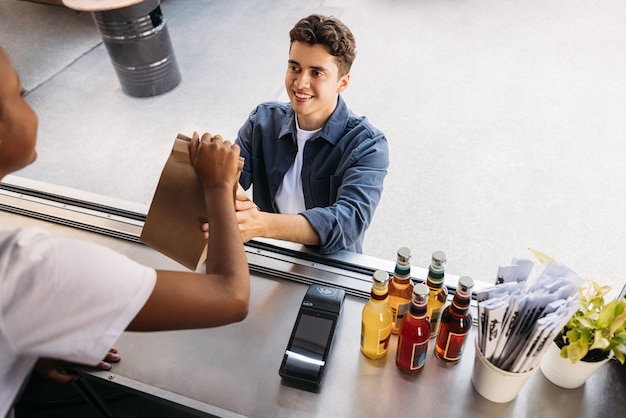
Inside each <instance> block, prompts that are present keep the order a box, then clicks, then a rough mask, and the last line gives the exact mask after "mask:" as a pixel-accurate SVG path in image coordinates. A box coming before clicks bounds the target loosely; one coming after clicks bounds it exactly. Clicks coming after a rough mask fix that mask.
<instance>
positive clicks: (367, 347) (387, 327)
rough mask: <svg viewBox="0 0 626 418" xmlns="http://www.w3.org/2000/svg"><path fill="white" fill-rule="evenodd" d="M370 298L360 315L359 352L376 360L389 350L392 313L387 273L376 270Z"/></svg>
mask: <svg viewBox="0 0 626 418" xmlns="http://www.w3.org/2000/svg"><path fill="white" fill-rule="evenodd" d="M373 280H374V283H373V285H372V292H371V293H370V300H369V301H368V302H367V303H366V304H365V306H364V307H363V313H362V316H361V352H362V353H363V355H365V357H367V358H370V359H373V360H376V359H379V358H383V357H385V355H387V351H388V350H389V340H390V337H391V320H392V314H391V309H390V308H389V291H388V282H389V274H388V273H387V272H386V271H383V270H376V271H375V272H374V275H373Z"/></svg>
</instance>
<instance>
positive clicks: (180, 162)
mask: <svg viewBox="0 0 626 418" xmlns="http://www.w3.org/2000/svg"><path fill="white" fill-rule="evenodd" d="M190 140H191V138H189V137H187V136H185V135H182V134H178V136H177V137H176V139H175V140H174V145H173V146H172V152H171V153H170V156H169V158H168V159H167V161H166V163H165V166H164V167H163V171H162V172H161V178H160V179H159V183H158V185H157V188H156V191H155V193H154V197H153V198H152V204H151V205H150V209H149V210H148V215H147V216H146V221H145V223H144V226H143V230H142V231H141V236H140V238H139V240H140V241H141V242H143V243H144V244H146V245H148V246H149V247H151V248H154V249H155V250H157V251H159V252H160V253H162V254H164V255H166V256H168V257H169V258H171V259H173V260H174V261H176V262H178V263H180V264H182V265H183V266H185V267H187V268H188V269H190V270H193V271H196V270H197V269H198V268H199V267H200V265H201V264H202V263H203V262H204V261H205V260H206V258H207V241H206V239H204V237H203V234H202V231H201V226H202V224H203V223H206V222H207V219H206V203H205V201H204V192H203V190H202V184H201V183H200V179H199V178H198V176H197V175H196V172H195V170H194V168H193V166H192V165H191V162H190V160H189V148H188V146H189V141H190ZM239 168H240V169H241V168H243V159H242V158H240V167H239ZM236 187H237V182H235V190H236Z"/></svg>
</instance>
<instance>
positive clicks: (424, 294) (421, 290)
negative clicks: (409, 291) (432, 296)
mask: <svg viewBox="0 0 626 418" xmlns="http://www.w3.org/2000/svg"><path fill="white" fill-rule="evenodd" d="M428 293H429V289H428V286H426V285H425V284H424V283H418V284H416V285H415V286H413V294H414V295H415V296H418V297H420V298H424V299H427V298H428Z"/></svg>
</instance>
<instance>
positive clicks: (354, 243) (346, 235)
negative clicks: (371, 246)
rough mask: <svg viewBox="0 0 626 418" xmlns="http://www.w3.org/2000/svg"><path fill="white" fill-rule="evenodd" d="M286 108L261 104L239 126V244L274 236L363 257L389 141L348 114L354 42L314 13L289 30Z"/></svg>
mask: <svg viewBox="0 0 626 418" xmlns="http://www.w3.org/2000/svg"><path fill="white" fill-rule="evenodd" d="M289 35H290V38H291V46H290V49H289V61H288V64H287V73H286V75H285V87H286V89H287V93H288V95H289V100H290V102H289V103H277V102H269V103H263V104H261V105H259V106H258V107H257V108H256V109H255V110H254V111H253V112H252V113H251V114H250V116H249V118H248V120H247V121H246V122H245V124H244V125H243V126H242V128H241V129H240V130H239V134H238V137H237V140H236V141H235V143H236V144H238V145H239V146H240V147H241V155H242V156H243V157H244V158H245V166H244V169H243V173H242V174H241V177H240V180H239V183H240V185H241V186H243V188H244V189H246V190H247V189H248V188H249V187H250V186H251V185H253V186H254V187H253V201H254V202H252V201H250V200H246V197H245V193H244V192H243V191H241V193H239V197H238V201H237V202H236V207H237V210H238V212H237V221H238V223H239V229H240V232H241V235H242V239H243V240H244V241H248V240H250V239H252V238H254V237H265V238H275V239H281V240H286V241H292V242H297V243H301V244H305V245H309V246H314V247H316V248H317V249H318V250H319V252H320V253H322V254H328V253H334V252H337V251H340V250H344V249H345V250H350V251H355V252H359V253H360V252H362V245H363V237H364V233H365V230H366V229H367V228H368V227H369V225H370V223H371V220H372V217H373V216H374V211H375V210H376V207H377V206H378V202H379V201H380V196H381V193H382V190H383V180H384V178H385V176H386V174H387V168H388V166H389V155H388V154H389V151H388V148H387V140H386V138H385V136H384V135H383V133H382V132H380V131H379V130H378V129H376V128H374V127H373V126H372V125H371V124H370V123H369V122H368V121H367V119H366V118H365V117H359V116H355V115H354V114H353V113H352V112H351V111H350V110H349V109H348V108H347V106H346V104H345V102H344V101H343V99H342V97H341V95H340V93H341V92H343V91H345V89H346V88H347V87H348V86H349V84H350V68H351V66H352V62H353V61H354V58H355V55H356V49H355V41H354V36H353V35H352V33H351V32H350V29H348V28H347V27H346V26H345V25H344V24H343V23H342V22H341V21H339V20H338V19H335V18H332V17H325V16H321V15H311V16H308V17H306V18H304V19H301V20H300V21H299V22H298V23H297V24H296V25H295V26H294V27H293V29H292V30H291V31H290V33H289Z"/></svg>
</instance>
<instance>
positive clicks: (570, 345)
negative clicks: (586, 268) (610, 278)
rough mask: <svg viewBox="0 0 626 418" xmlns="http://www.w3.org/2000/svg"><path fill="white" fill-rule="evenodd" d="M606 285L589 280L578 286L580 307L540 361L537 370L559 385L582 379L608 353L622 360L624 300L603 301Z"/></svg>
mask: <svg viewBox="0 0 626 418" xmlns="http://www.w3.org/2000/svg"><path fill="white" fill-rule="evenodd" d="M609 290H610V287H609V286H600V285H599V284H598V283H597V282H595V281H593V280H592V281H589V282H587V283H585V284H583V286H581V287H580V295H579V302H580V308H579V309H578V311H576V313H574V315H573V316H572V317H571V318H570V320H569V321H568V322H567V324H566V325H565V326H564V327H563V330H562V331H561V332H560V333H559V334H558V335H557V336H556V338H555V339H554V344H551V347H549V349H548V351H547V352H546V354H545V355H544V357H543V359H542V362H541V371H542V372H543V374H544V375H545V376H546V377H547V378H548V379H549V380H550V381H551V382H552V383H555V384H557V385H559V386H561V387H565V388H575V387H579V386H581V385H582V384H584V383H585V381H586V380H587V378H589V376H591V375H592V374H593V373H594V372H595V371H596V370H597V369H599V368H600V367H601V366H602V365H603V364H604V363H606V362H607V361H609V359H610V356H611V354H612V355H614V356H615V358H616V359H617V360H618V361H619V362H620V363H621V364H624V358H625V356H626V300H624V299H623V298H620V299H613V300H611V301H610V302H609V303H605V300H604V296H605V295H606V294H607V293H608V291H609Z"/></svg>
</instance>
